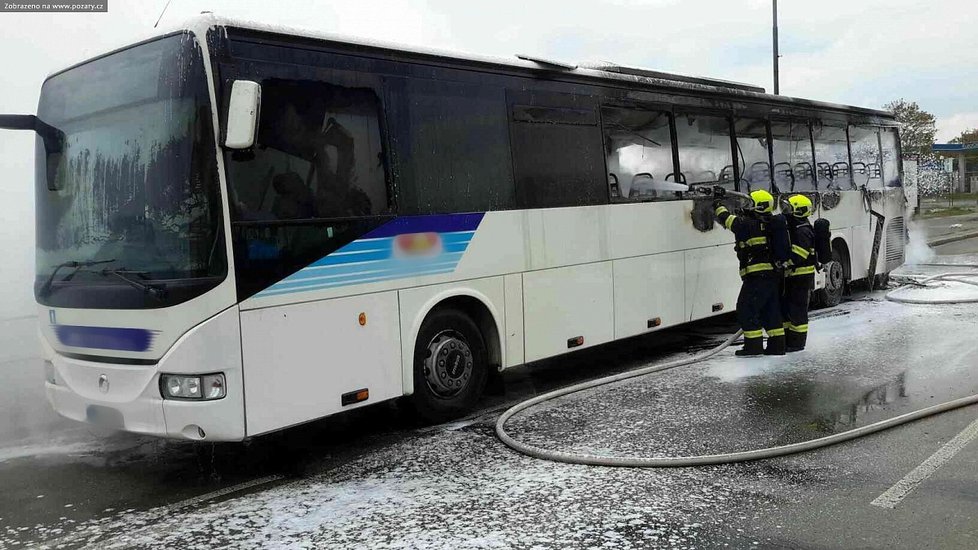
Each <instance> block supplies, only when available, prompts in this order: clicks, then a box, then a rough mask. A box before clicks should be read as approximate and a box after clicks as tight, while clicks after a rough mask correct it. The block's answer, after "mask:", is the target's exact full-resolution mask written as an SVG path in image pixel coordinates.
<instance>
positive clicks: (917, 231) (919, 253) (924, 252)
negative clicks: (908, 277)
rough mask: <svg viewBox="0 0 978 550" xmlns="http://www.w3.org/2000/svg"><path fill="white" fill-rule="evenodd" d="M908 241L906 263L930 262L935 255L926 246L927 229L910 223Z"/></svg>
mask: <svg viewBox="0 0 978 550" xmlns="http://www.w3.org/2000/svg"><path fill="white" fill-rule="evenodd" d="M908 229H909V232H910V240H909V241H908V242H907V250H906V263H907V264H910V265H913V264H924V263H928V262H930V261H932V260H933V259H934V257H936V256H937V253H936V252H934V249H933V248H931V247H930V246H928V245H927V228H925V227H924V226H923V224H919V223H916V222H910V224H909V225H908Z"/></svg>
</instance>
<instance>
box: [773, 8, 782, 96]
mask: <svg viewBox="0 0 978 550" xmlns="http://www.w3.org/2000/svg"><path fill="white" fill-rule="evenodd" d="M773 2H774V4H773V6H772V7H773V10H772V11H773V13H774V95H779V94H780V93H781V86H779V85H778V58H779V57H781V56H780V55H778V0H773Z"/></svg>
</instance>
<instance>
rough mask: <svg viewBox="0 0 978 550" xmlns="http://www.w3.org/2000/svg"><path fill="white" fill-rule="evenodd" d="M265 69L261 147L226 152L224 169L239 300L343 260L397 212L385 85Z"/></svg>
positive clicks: (306, 70)
mask: <svg viewBox="0 0 978 550" xmlns="http://www.w3.org/2000/svg"><path fill="white" fill-rule="evenodd" d="M261 69H262V71H261V73H260V77H261V78H258V80H260V81H261V87H262V102H261V119H260V121H259V126H258V135H257V139H256V144H255V146H254V147H253V148H251V149H250V150H248V151H234V152H230V151H229V152H227V154H226V164H225V165H226V166H227V171H228V187H229V199H230V201H231V219H232V241H233V244H234V261H235V272H236V276H237V284H238V297H239V299H244V298H246V297H248V296H251V295H253V294H254V293H256V292H258V291H261V290H262V289H264V288H266V287H268V286H269V285H270V284H272V283H274V282H276V281H278V280H280V279H282V278H284V277H286V276H288V275H290V274H292V273H295V272H296V271H298V270H299V269H302V268H303V267H305V266H307V265H309V264H310V263H312V262H314V261H316V260H318V259H320V258H322V257H323V256H326V255H328V254H329V253H331V252H333V251H335V250H336V249H338V248H339V247H341V246H343V245H344V244H346V243H348V242H350V241H352V240H353V239H354V238H356V237H357V236H359V235H362V234H363V233H364V232H365V231H369V230H370V229H372V228H373V227H376V226H377V225H379V224H380V223H382V222H383V220H384V217H383V216H384V215H385V214H389V213H390V211H391V208H390V206H389V205H390V201H389V197H388V186H387V166H386V162H385V161H384V159H385V158H386V157H385V155H384V149H383V140H382V134H381V120H382V118H383V117H382V111H381V102H380V95H379V93H378V90H379V89H380V88H379V79H376V78H373V77H371V76H369V75H359V74H355V73H348V72H342V71H328V70H320V69H317V68H314V67H306V66H299V65H288V66H284V65H271V64H268V65H262V66H261ZM257 76H259V75H255V77H257ZM252 78H254V77H252ZM319 78H321V79H322V80H319ZM371 80H373V81H374V82H373V84H367V83H368V82H371ZM340 83H343V84H346V85H341V84H340Z"/></svg>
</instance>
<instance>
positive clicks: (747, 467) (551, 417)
mask: <svg viewBox="0 0 978 550" xmlns="http://www.w3.org/2000/svg"><path fill="white" fill-rule="evenodd" d="M921 292H927V291H921ZM880 296H881V295H880V294H875V295H872V296H867V295H862V296H858V297H857V298H856V299H855V300H853V301H850V302H847V303H845V304H844V305H843V306H842V307H840V308H839V313H840V314H839V315H835V316H831V317H826V318H823V319H819V320H816V321H813V322H812V324H811V325H812V340H811V345H810V349H809V350H807V351H805V352H802V353H799V354H792V355H790V356H787V357H785V358H761V359H753V360H747V359H739V358H735V357H734V356H733V355H732V350H727V351H726V352H724V353H722V354H721V355H720V356H718V357H716V358H714V359H711V360H710V361H708V362H706V363H703V364H700V365H696V366H694V367H690V368H687V369H682V370H680V371H670V372H668V373H663V374H659V375H653V376H649V377H643V378H640V379H635V380H633V381H630V382H627V383H622V384H618V385H615V386H612V387H607V388H602V389H597V390H591V391H589V392H586V393H585V394H579V395H576V396H570V397H568V398H566V399H562V400H560V401H558V402H555V403H553V404H549V405H546V406H542V407H540V408H538V409H531V410H530V411H527V413H525V414H522V415H519V416H517V417H516V418H515V419H514V421H513V423H512V424H511V432H513V433H515V434H517V435H519V436H520V437H523V438H525V439H527V440H529V441H532V442H534V443H538V444H544V445H552V446H554V447H557V448H562V449H578V450H586V451H588V452H595V453H606V454H614V455H623V454H625V455H627V454H631V455H649V454H653V455H691V454H704V453H714V452H725V451H732V450H743V449H749V448H757V447H764V446H769V445H774V444H783V443H789V442H794V441H800V440H805V439H811V438H813V437H819V436H822V435H826V434H828V433H834V432H838V431H841V430H845V429H849V428H851V427H854V426H859V425H865V424H868V423H871V422H874V421H876V420H879V419H882V418H887V417H891V416H895V415H897V414H901V413H904V412H907V411H910V410H915V409H918V408H921V407H923V406H927V405H930V404H934V403H937V402H940V401H944V400H947V399H951V398H955V397H960V396H963V395H969V394H973V393H978V377H976V376H975V369H976V368H978V366H976V365H978V340H975V338H974V326H975V323H976V321H978V307H975V305H974V304H972V305H959V306H939V307H938V306H904V305H899V304H894V303H890V302H885V301H881V299H880ZM17 326H19V325H16V323H15V324H13V325H8V326H7V327H5V328H6V329H7V330H5V331H4V332H5V333H6V334H17V331H18V330H20V331H23V330H26V329H23V328H12V327H17ZM730 328H731V327H730V325H729V324H726V323H725V322H724V321H721V322H713V323H710V324H699V325H696V326H692V327H686V328H684V329H682V330H671V331H666V332H661V333H657V334H655V335H653V336H650V337H645V338H640V339H636V340H631V341H628V342H625V343H621V344H615V345H610V346H603V347H600V348H595V349H590V350H584V351H582V352H579V353H577V354H572V355H570V356H566V357H563V358H558V359H555V360H551V361H547V362H543V363H540V364H537V365H532V366H530V367H522V368H519V369H515V370H513V371H511V372H507V373H506V374H505V376H504V379H503V384H502V387H500V388H497V389H496V391H495V392H494V394H492V395H490V396H488V397H487V399H486V400H485V402H484V403H483V405H482V407H481V409H480V411H479V412H477V413H475V414H474V415H473V416H472V417H470V418H468V419H465V420H462V421H459V422H454V423H451V424H447V425H440V426H434V427H422V426H417V425H415V424H413V423H412V421H411V420H409V419H408V418H406V417H405V416H404V415H403V414H401V413H400V411H399V410H398V409H397V408H396V407H395V406H393V405H381V406H377V407H374V408H371V409H364V410H361V411H354V413H353V414H347V415H342V416H339V417H335V418H331V419H327V420H325V421H320V422H316V423H312V424H309V425H306V426H303V427H300V428H297V429H293V430H290V431H287V432H284V433H282V434H279V435H276V436H272V437H268V438H262V439H259V440H256V441H254V442H252V443H251V444H250V445H247V446H243V445H219V446H213V445H204V446H199V445H193V444H184V443H179V442H176V443H175V442H164V441H159V440H153V439H145V438H138V437H132V436H127V435H114V436H109V437H104V436H99V435H97V434H92V433H90V432H89V431H88V430H86V429H84V428H79V427H77V426H75V425H73V424H68V423H66V422H64V421H61V420H59V419H57V418H56V417H53V416H52V417H46V416H45V414H44V412H43V410H44V409H43V407H44V404H43V402H41V403H38V402H37V400H36V398H35V396H34V395H33V394H32V393H30V391H25V390H24V389H23V388H22V389H21V390H19V391H17V392H13V391H12V390H9V389H5V390H0V392H3V391H6V392H7V393H0V403H3V406H4V408H5V409H6V410H7V412H8V413H10V414H19V418H20V419H21V420H20V422H19V423H8V424H7V425H6V426H7V427H6V428H2V427H3V426H4V424H2V423H0V428H2V429H5V430H6V431H0V435H5V437H6V439H3V440H0V441H3V443H0V487H2V488H3V492H2V494H3V496H2V497H0V548H19V547H45V546H47V547H50V548H55V547H64V548H76V547H92V548H106V547H110V548H111V547H117V548H129V547H159V548H170V547H176V546H180V547H185V548H208V547H215V546H237V547H260V546H263V547H269V546H270V547H298V548H301V547H311V546H317V547H337V548H356V547H363V548H367V547H369V548H405V547H407V548H410V547H435V548H549V547H574V548H584V547H591V548H597V547H607V548H646V547H668V548H683V547H687V548H691V547H695V548H714V547H716V548H719V547H761V548H974V547H976V546H978V540H976V538H978V473H976V472H978V468H976V467H978V443H974V442H972V441H971V440H970V437H973V436H974V434H976V433H978V426H975V425H973V424H972V423H974V422H975V421H976V419H978V408H975V407H971V408H966V409H961V410H958V411H955V412H952V413H948V414H945V415H942V416H940V417H937V418H932V419H927V420H923V421H920V422H917V423H914V424H912V425H909V426H906V427H903V428H898V429H896V430H893V431H889V432H886V433H883V434H878V435H874V436H871V437H868V438H864V439H861V440H858V441H854V442H850V443H846V444H842V445H839V446H835V447H832V448H829V449H825V450H822V451H817V452H813V453H808V454H804V455H797V456H793V457H787V458H782V459H776V460H768V461H761V462H755V463H748V464H739V465H727V466H713V467H707V468H681V469H667V470H636V469H614V468H597V467H587V466H571V465H563V464H555V463H550V462H544V461H539V460H535V459H532V458H528V457H524V456H521V455H518V454H515V453H514V452H512V451H510V450H509V449H508V448H506V447H504V446H502V445H501V444H500V443H499V442H498V441H497V440H496V439H495V437H494V435H493V432H492V427H493V424H494V422H495V418H496V417H497V416H498V414H499V412H500V411H501V410H502V409H503V408H505V407H506V406H508V405H510V404H513V403H515V402H518V401H520V400H522V399H524V398H526V397H529V396H531V395H535V394H537V393H539V392H542V391H546V390H548V389H551V388H554V387H558V386H563V385H566V384H569V383H572V382H576V381H579V380H583V379H590V378H594V377H598V376H603V375H607V374H611V373H614V372H620V371H623V370H626V369H632V368H637V367H639V366H643V365H646V364H651V363H655V362H658V361H662V360H665V359H666V358H669V357H673V356H675V355H677V354H684V353H688V352H689V350H698V349H703V348H705V347H706V346H709V345H711V344H712V343H713V342H716V341H717V340H718V339H719V338H720V336H721V335H722V334H724V333H725V331H727V330H729V329H730ZM30 355H31V354H30V353H24V354H21V356H20V357H19V358H15V359H10V360H8V361H7V362H5V363H4V364H3V368H5V369H7V371H8V373H9V370H10V369H11V368H12V366H18V367H23V369H25V370H24V371H23V372H19V375H20V376H23V377H24V378H23V380H28V378H27V375H25V374H24V372H29V370H30V369H31V368H32V367H31V366H30V365H31V364H32V363H31V361H32V359H31V357H30ZM36 367H37V365H36V364H35V365H34V368H36ZM32 376H33V375H32ZM36 377H37V378H38V379H40V373H37V374H36ZM5 380H6V378H5ZM7 387H8V388H9V384H8V385H7ZM14 411H19V412H14ZM25 411H26V412H25ZM21 425H31V426H33V427H32V428H30V429H27V430H20V431H18V429H17V426H21ZM961 434H963V435H961ZM15 436H16V437H15ZM14 439H16V441H14ZM948 445H950V446H948ZM942 449H944V450H943V451H942ZM935 453H938V454H937V458H932V456H934V455H935ZM922 464H923V465H924V466H921V465H922ZM911 472H916V473H915V474H912V475H911ZM908 476H909V477H908ZM915 483H916V484H915ZM894 487H896V488H895V489H894ZM908 488H909V490H907V489H908ZM886 495H889V496H887V497H886V498H884V496H886ZM894 495H895V496H894ZM881 499H882V500H881ZM874 501H876V502H877V504H873V502H874ZM880 502H882V503H883V504H884V505H886V506H890V505H892V507H886V506H883V505H880Z"/></svg>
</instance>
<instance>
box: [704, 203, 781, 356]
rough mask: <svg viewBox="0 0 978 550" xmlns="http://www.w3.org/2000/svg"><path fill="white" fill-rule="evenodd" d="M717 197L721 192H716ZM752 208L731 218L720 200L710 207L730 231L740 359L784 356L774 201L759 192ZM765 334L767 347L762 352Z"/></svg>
mask: <svg viewBox="0 0 978 550" xmlns="http://www.w3.org/2000/svg"><path fill="white" fill-rule="evenodd" d="M716 192H717V194H718V195H721V196H722V194H723V191H722V190H720V189H718V190H717V191H716ZM750 198H751V201H752V203H753V204H752V205H751V207H750V208H748V209H745V210H744V214H743V215H739V216H738V215H734V214H731V213H730V211H729V210H727V208H726V207H725V206H724V205H723V203H722V202H721V201H720V200H716V201H715V202H714V203H713V207H714V210H715V212H716V217H717V221H719V222H720V225H722V226H724V227H726V228H727V229H729V230H731V231H733V234H734V238H735V240H736V245H735V246H736V250H737V259H738V260H740V278H741V279H742V280H743V284H742V285H741V287H740V295H739V296H738V297H737V319H738V321H739V322H740V327H741V328H742V329H743V331H744V347H743V348H742V349H739V350H737V355H740V356H756V355H784V353H785V340H784V339H785V336H784V327H783V326H782V322H781V307H780V304H779V297H780V287H781V281H780V278H781V274H780V272H779V271H778V269H777V266H776V263H778V262H777V260H776V256H777V254H775V252H774V251H773V248H772V246H773V243H772V241H773V240H781V239H772V238H771V237H772V232H771V222H772V220H773V218H774V216H773V215H772V212H773V211H774V197H772V196H771V194H770V193H768V192H767V191H764V190H763V189H759V190H757V191H754V192H752V193H751V194H750ZM764 331H767V336H768V343H767V348H766V349H765V348H764V344H763V342H764V340H763V337H764Z"/></svg>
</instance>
